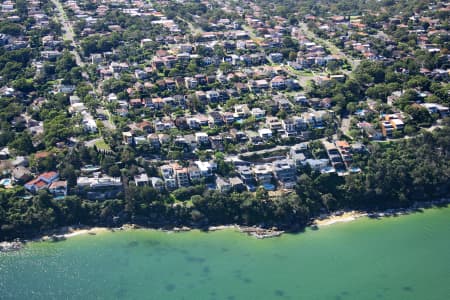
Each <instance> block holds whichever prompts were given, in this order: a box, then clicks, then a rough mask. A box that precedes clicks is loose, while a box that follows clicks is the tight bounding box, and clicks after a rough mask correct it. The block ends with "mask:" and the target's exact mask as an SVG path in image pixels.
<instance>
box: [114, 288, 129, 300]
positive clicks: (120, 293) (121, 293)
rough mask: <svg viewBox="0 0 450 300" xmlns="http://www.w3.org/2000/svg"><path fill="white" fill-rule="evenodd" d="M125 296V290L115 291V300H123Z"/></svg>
mask: <svg viewBox="0 0 450 300" xmlns="http://www.w3.org/2000/svg"><path fill="white" fill-rule="evenodd" d="M126 295H127V290H126V289H123V288H121V289H118V290H117V291H116V297H117V299H125V298H126Z"/></svg>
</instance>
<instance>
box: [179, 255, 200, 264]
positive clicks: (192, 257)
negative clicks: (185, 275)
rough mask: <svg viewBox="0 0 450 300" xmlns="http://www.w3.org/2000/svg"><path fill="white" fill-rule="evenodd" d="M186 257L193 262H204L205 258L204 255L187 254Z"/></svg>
mask: <svg viewBox="0 0 450 300" xmlns="http://www.w3.org/2000/svg"><path fill="white" fill-rule="evenodd" d="M184 259H185V260H186V261H188V262H192V263H200V264H201V263H204V262H205V259H204V258H202V257H196V256H191V255H189V256H185V257H184Z"/></svg>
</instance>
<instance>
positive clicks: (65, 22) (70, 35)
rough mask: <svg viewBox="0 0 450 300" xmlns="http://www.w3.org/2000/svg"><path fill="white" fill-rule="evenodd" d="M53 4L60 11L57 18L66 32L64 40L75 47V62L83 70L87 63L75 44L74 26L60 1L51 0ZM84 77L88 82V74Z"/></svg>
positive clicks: (73, 51)
mask: <svg viewBox="0 0 450 300" xmlns="http://www.w3.org/2000/svg"><path fill="white" fill-rule="evenodd" d="M51 1H52V3H53V4H54V5H55V7H56V9H57V10H58V14H57V17H58V19H59V22H60V24H61V25H62V26H63V30H64V40H67V41H70V44H71V46H72V47H73V50H72V51H70V52H71V53H72V54H73V56H74V57H75V61H76V63H77V65H78V66H79V67H81V68H83V67H84V66H85V63H84V62H83V60H82V59H81V56H80V54H79V53H78V51H77V50H76V49H77V43H76V42H75V33H74V31H73V27H72V24H71V23H70V21H69V18H68V17H67V15H66V12H65V11H64V8H63V6H62V4H61V2H59V0H51ZM82 75H83V77H84V78H85V79H86V80H88V78H89V76H88V74H87V73H85V72H83V74H82Z"/></svg>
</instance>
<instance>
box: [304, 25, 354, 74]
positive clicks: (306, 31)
mask: <svg viewBox="0 0 450 300" xmlns="http://www.w3.org/2000/svg"><path fill="white" fill-rule="evenodd" d="M299 27H300V29H301V31H302V32H303V33H304V34H305V35H306V36H307V37H308V38H309V39H314V40H316V41H317V42H319V44H322V45H324V46H325V47H327V48H328V49H329V50H330V51H331V53H332V54H337V55H339V56H341V57H344V58H345V59H347V61H348V63H349V64H350V66H351V67H352V70H355V69H356V68H357V67H358V65H359V63H360V62H361V61H360V60H358V59H354V58H353V57H351V56H349V55H347V54H345V53H344V52H343V51H342V50H341V49H339V48H338V47H336V45H335V44H333V43H332V42H331V41H329V40H325V39H322V38H320V37H318V36H317V35H316V34H315V33H314V32H312V31H311V30H309V28H308V25H307V24H306V23H300V24H299ZM345 73H351V72H350V71H346V72H345Z"/></svg>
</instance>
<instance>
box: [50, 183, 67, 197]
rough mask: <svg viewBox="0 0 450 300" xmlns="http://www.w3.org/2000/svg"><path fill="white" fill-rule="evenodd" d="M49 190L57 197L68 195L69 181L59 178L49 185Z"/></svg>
mask: <svg viewBox="0 0 450 300" xmlns="http://www.w3.org/2000/svg"><path fill="white" fill-rule="evenodd" d="M48 191H49V192H50V193H51V194H52V195H53V196H55V197H65V196H67V181H66V180H59V181H54V182H52V183H51V184H50V186H49V187H48Z"/></svg>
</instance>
